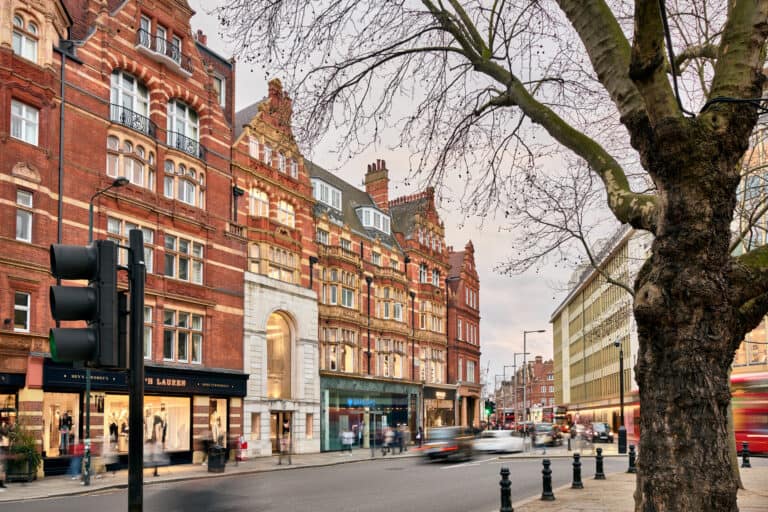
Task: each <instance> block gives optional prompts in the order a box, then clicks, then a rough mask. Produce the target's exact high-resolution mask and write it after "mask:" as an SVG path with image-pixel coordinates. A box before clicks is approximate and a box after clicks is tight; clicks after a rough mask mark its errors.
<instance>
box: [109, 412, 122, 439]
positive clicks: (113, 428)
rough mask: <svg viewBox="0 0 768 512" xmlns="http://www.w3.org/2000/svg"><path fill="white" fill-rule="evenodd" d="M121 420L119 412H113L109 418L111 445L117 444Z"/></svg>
mask: <svg viewBox="0 0 768 512" xmlns="http://www.w3.org/2000/svg"><path fill="white" fill-rule="evenodd" d="M119 421H120V419H119V418H118V417H117V411H112V414H111V415H110V417H109V442H110V443H111V444H116V443H117V432H118V429H117V425H118V422H119Z"/></svg>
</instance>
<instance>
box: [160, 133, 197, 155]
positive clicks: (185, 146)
mask: <svg viewBox="0 0 768 512" xmlns="http://www.w3.org/2000/svg"><path fill="white" fill-rule="evenodd" d="M168 145H169V146H170V147H172V148H176V149H178V150H180V151H183V152H185V153H187V154H190V155H192V156H194V157H196V158H200V159H202V158H203V154H204V153H203V147H202V146H201V145H200V143H199V142H198V141H196V140H195V139H190V138H189V137H186V136H184V135H182V134H180V133H178V132H168Z"/></svg>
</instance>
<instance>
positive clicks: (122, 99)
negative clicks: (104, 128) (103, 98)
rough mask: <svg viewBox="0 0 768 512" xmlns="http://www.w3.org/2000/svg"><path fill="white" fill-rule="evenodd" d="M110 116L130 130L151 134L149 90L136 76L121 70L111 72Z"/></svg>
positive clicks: (152, 132)
mask: <svg viewBox="0 0 768 512" xmlns="http://www.w3.org/2000/svg"><path fill="white" fill-rule="evenodd" d="M109 101H110V103H111V106H110V109H109V112H110V118H111V120H112V121H113V122H115V123H120V124H122V125H124V126H127V127H128V128H131V129H132V130H136V131H137V132H141V133H144V134H146V135H153V134H154V129H153V127H152V124H151V122H150V120H149V92H148V91H147V88H146V87H145V86H144V85H143V84H142V83H141V82H139V81H138V80H137V79H136V77H134V76H133V75H130V74H128V73H126V72H124V71H122V70H119V69H116V70H114V71H113V72H112V77H111V83H110V100H109Z"/></svg>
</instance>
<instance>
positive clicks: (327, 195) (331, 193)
mask: <svg viewBox="0 0 768 512" xmlns="http://www.w3.org/2000/svg"><path fill="white" fill-rule="evenodd" d="M293 162H295V160H294V161H293ZM296 172H297V174H296V176H298V169H297V171H296ZM312 197H314V198H315V199H317V200H318V201H320V202H321V203H323V204H326V205H328V206H330V207H331V208H335V209H336V210H339V211H341V190H339V189H337V188H335V187H332V186H331V185H329V184H327V183H326V182H324V181H321V180H318V179H313V180H312Z"/></svg>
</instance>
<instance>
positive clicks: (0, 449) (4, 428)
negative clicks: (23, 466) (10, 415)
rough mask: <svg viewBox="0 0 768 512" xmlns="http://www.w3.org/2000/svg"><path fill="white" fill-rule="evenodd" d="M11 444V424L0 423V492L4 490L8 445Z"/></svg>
mask: <svg viewBox="0 0 768 512" xmlns="http://www.w3.org/2000/svg"><path fill="white" fill-rule="evenodd" d="M10 444H11V426H10V424H8V423H2V424H0V492H5V489H6V487H5V478H6V475H5V471H6V459H7V457H8V447H9V446H10Z"/></svg>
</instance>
